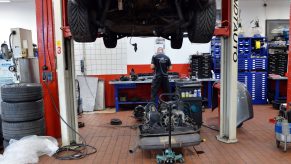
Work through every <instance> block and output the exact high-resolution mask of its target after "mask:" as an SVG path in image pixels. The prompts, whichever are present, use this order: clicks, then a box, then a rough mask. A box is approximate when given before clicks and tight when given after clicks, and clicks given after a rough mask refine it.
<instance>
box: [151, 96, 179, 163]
mask: <svg viewBox="0 0 291 164" xmlns="http://www.w3.org/2000/svg"><path fill="white" fill-rule="evenodd" d="M163 96H173V97H174V96H177V95H175V94H161V96H160V100H161V101H162V102H163V103H166V104H167V106H168V110H169V118H170V119H169V123H168V129H169V148H168V149H166V150H165V152H164V153H163V155H157V157H156V159H157V163H158V164H161V163H176V162H180V163H183V162H184V158H183V156H182V154H179V155H176V154H175V152H173V150H172V142H171V140H172V139H171V137H172V129H173V128H172V110H173V109H172V107H173V105H174V103H173V101H168V102H166V101H164V100H163V99H162V97H163ZM177 97H178V100H179V96H177ZM178 100H177V101H178Z"/></svg>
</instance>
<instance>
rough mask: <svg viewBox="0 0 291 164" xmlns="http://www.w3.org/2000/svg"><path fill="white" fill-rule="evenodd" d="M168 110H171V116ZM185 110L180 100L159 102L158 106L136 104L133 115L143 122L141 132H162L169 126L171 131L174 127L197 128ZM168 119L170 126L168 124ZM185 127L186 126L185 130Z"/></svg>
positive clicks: (180, 128) (153, 104) (181, 128)
mask: <svg viewBox="0 0 291 164" xmlns="http://www.w3.org/2000/svg"><path fill="white" fill-rule="evenodd" d="M169 110H171V111H172V116H171V118H170V116H169ZM187 110H188V109H187V108H185V105H184V103H183V102H182V101H170V102H167V103H164V102H160V103H159V105H158V108H157V107H156V105H155V103H149V104H147V105H146V106H145V107H143V106H141V105H139V106H137V107H136V108H135V110H134V116H135V118H137V119H139V120H142V122H143V124H142V125H141V126H140V130H141V133H149V134H157V133H163V131H164V132H166V131H168V129H169V127H171V128H172V131H174V130H175V129H179V130H180V131H181V130H182V131H187V130H189V129H191V130H198V128H199V127H198V126H197V125H196V123H195V120H193V119H192V118H191V116H190V114H189V112H187ZM170 119H171V126H169V122H170ZM185 127H186V128H187V129H186V130H185ZM183 128H184V130H183Z"/></svg>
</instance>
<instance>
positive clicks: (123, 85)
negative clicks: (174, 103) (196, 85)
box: [109, 79, 218, 112]
mask: <svg viewBox="0 0 291 164" xmlns="http://www.w3.org/2000/svg"><path fill="white" fill-rule="evenodd" d="M175 80H177V79H170V86H171V89H172V88H174V87H175ZM216 81H218V79H197V82H201V83H204V84H205V83H207V85H203V87H204V88H205V89H204V90H205V91H207V99H208V107H209V108H211V106H212V101H211V100H212V93H213V92H212V85H213V83H214V82H216ZM109 84H111V85H114V99H115V108H116V112H118V111H119V108H120V105H125V104H147V103H149V101H137V102H132V101H126V102H121V101H120V100H119V91H120V90H122V89H135V88H137V86H138V85H140V84H152V80H144V81H110V82H109ZM203 96H206V92H204V93H203Z"/></svg>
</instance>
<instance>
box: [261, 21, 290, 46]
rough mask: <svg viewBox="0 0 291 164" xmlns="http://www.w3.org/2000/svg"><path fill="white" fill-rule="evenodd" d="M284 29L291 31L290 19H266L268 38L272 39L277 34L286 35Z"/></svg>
mask: <svg viewBox="0 0 291 164" xmlns="http://www.w3.org/2000/svg"><path fill="white" fill-rule="evenodd" d="M284 31H289V19H269V20H266V38H267V40H268V41H271V40H273V39H274V37H276V36H282V35H284V34H283V33H284Z"/></svg>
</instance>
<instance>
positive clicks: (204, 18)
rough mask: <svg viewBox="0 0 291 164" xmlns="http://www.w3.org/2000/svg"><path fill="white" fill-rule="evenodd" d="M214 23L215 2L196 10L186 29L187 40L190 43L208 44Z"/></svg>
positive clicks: (210, 0)
mask: <svg viewBox="0 0 291 164" xmlns="http://www.w3.org/2000/svg"><path fill="white" fill-rule="evenodd" d="M215 23H216V1H215V0H209V4H208V5H206V6H205V7H204V8H202V9H196V10H195V14H193V17H192V19H191V20H190V25H189V27H188V38H189V40H190V41H191V42H192V43H208V42H210V41H211V39H212V36H213V33H214V30H215Z"/></svg>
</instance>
